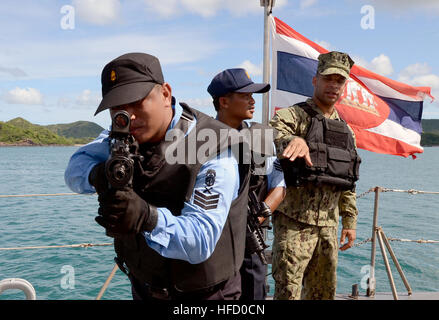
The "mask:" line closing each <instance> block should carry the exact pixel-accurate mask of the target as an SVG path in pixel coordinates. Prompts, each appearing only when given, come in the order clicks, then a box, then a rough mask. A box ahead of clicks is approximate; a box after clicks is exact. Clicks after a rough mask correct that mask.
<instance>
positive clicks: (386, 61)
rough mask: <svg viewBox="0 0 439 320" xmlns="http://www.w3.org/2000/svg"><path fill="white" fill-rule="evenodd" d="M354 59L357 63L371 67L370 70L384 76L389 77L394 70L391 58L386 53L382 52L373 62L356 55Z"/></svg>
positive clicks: (367, 67) (364, 66)
mask: <svg viewBox="0 0 439 320" xmlns="http://www.w3.org/2000/svg"><path fill="white" fill-rule="evenodd" d="M352 60H354V62H355V64H356V65H359V66H361V67H363V68H366V69H369V70H370V71H373V72H375V73H378V74H380V75H382V76H386V77H388V76H390V75H392V74H393V71H394V70H393V66H392V62H391V61H390V58H389V57H388V56H386V55H384V54H380V55H379V56H378V57H375V58H373V59H372V61H371V62H369V61H367V60H366V59H364V58H362V57H358V56H354V55H353V56H352Z"/></svg>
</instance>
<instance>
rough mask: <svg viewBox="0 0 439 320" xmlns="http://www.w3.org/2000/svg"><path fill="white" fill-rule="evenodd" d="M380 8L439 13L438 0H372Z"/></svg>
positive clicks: (394, 10) (396, 10)
mask: <svg viewBox="0 0 439 320" xmlns="http://www.w3.org/2000/svg"><path fill="white" fill-rule="evenodd" d="M370 2H371V4H373V5H374V6H376V7H378V8H383V9H389V10H390V11H391V12H402V11H405V12H407V13H410V14H411V13H413V10H424V11H427V12H429V13H433V14H439V2H438V1H437V0H416V1H413V0H370Z"/></svg>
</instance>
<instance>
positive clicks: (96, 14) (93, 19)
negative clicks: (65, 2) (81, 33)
mask: <svg viewBox="0 0 439 320" xmlns="http://www.w3.org/2000/svg"><path fill="white" fill-rule="evenodd" d="M72 5H73V7H74V8H75V14H77V16H78V17H79V18H80V19H83V20H84V21H87V22H89V23H91V24H96V25H106V24H110V23H113V22H114V21H116V20H118V16H119V13H120V11H121V4H120V1H119V0H73V1H72Z"/></svg>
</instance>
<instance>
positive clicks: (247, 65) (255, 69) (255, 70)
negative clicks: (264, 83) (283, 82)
mask: <svg viewBox="0 0 439 320" xmlns="http://www.w3.org/2000/svg"><path fill="white" fill-rule="evenodd" d="M238 68H244V69H245V70H246V71H247V72H248V73H249V74H250V75H252V76H262V73H263V70H262V68H263V67H262V63H261V64H260V65H259V66H257V65H255V64H253V63H251V62H250V61H249V60H245V61H244V62H243V63H241V64H240V65H239V66H238Z"/></svg>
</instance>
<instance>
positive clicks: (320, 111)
mask: <svg viewBox="0 0 439 320" xmlns="http://www.w3.org/2000/svg"><path fill="white" fill-rule="evenodd" d="M306 103H307V104H308V105H310V106H311V108H313V110H315V111H317V112H318V113H320V114H323V112H322V110H320V108H319V107H318V106H317V104H316V103H315V102H314V100H313V99H312V98H308V99H307V100H306ZM329 119H336V120H339V119H340V115H339V114H338V112H337V109H335V108H334V111H333V112H332V114H331V115H330V116H329Z"/></svg>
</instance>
